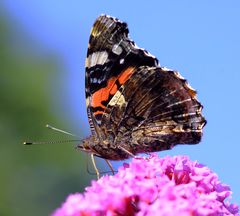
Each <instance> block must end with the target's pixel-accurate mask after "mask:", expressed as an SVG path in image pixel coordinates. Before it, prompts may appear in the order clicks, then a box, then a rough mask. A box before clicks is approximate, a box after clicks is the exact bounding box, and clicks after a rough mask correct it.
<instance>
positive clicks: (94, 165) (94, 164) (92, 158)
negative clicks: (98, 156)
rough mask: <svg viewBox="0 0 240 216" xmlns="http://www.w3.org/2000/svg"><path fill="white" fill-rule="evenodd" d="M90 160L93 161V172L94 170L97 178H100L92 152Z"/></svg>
mask: <svg viewBox="0 0 240 216" xmlns="http://www.w3.org/2000/svg"><path fill="white" fill-rule="evenodd" d="M91 160H92V163H93V167H94V169H95V172H96V174H97V179H99V178H100V173H99V171H98V168H97V166H96V162H95V158H94V154H91Z"/></svg>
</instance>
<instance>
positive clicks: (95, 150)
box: [78, 15, 206, 160]
mask: <svg viewBox="0 0 240 216" xmlns="http://www.w3.org/2000/svg"><path fill="white" fill-rule="evenodd" d="M128 33H129V31H128V27H127V24H126V23H124V22H121V21H120V20H118V19H116V18H113V17H110V16H107V15H102V16H100V17H99V18H97V20H96V21H95V23H94V25H93V28H92V31H91V35H90V41H89V45H88V52H87V58H86V101H87V113H88V119H89V123H90V127H91V131H92V135H91V136H90V137H88V138H86V139H84V140H83V144H81V145H79V146H78V147H79V148H80V149H81V150H83V151H86V152H90V153H92V155H95V156H98V157H101V158H104V159H110V160H122V159H126V158H129V157H130V156H134V155H136V154H138V153H147V152H154V151H161V150H166V149H171V148H172V147H173V146H175V145H177V144H197V143H199V142H200V140H201V137H202V128H203V127H204V125H205V123H206V121H205V119H204V117H203V116H202V114H201V110H202V105H201V104H200V103H199V102H198V100H197V99H196V91H195V90H194V89H192V88H191V87H190V86H189V85H188V83H187V81H186V80H185V79H184V78H183V77H181V76H180V74H179V73H178V72H176V71H173V70H170V69H167V68H165V67H160V66H159V64H158V60H157V58H155V57H154V56H152V55H151V54H149V53H148V52H147V51H146V50H144V49H141V48H139V47H137V46H136V44H135V43H134V42H133V41H132V40H131V39H130V38H129V37H128Z"/></svg>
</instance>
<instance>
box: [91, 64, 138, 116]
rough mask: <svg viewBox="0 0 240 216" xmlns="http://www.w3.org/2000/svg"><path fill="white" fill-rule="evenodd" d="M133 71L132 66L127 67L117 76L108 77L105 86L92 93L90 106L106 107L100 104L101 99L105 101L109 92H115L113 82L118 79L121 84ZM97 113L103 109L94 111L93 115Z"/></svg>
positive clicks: (115, 88) (116, 88) (115, 87)
mask: <svg viewBox="0 0 240 216" xmlns="http://www.w3.org/2000/svg"><path fill="white" fill-rule="evenodd" d="M133 71H134V67H128V68H127V69H126V70H124V71H122V72H121V73H120V74H119V75H118V76H117V77H112V78H111V79H109V80H108V82H107V86H106V87H104V88H101V89H99V90H98V91H96V92H95V93H94V94H93V95H92V101H91V102H92V103H91V106H92V107H101V108H103V109H105V108H106V107H105V106H104V105H103V104H102V101H107V100H108V99H109V96H110V94H111V95H114V94H115V93H116V92H117V90H118V87H117V85H116V84H115V83H116V81H117V80H118V81H119V83H120V84H121V85H123V84H124V83H125V82H126V81H127V80H128V78H129V77H130V76H131V74H132V73H133ZM99 112H101V113H99ZM97 114H103V111H96V112H95V113H94V115H97Z"/></svg>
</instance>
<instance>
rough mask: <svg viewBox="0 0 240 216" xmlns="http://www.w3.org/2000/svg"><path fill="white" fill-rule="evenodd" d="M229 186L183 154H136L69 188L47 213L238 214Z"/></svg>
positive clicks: (97, 215) (108, 215) (76, 215)
mask: <svg viewBox="0 0 240 216" xmlns="http://www.w3.org/2000/svg"><path fill="white" fill-rule="evenodd" d="M230 194H231V191H230V188H229V187H228V186H226V185H224V184H222V183H221V182H220V181H219V180H218V177H217V175H216V174H215V173H213V172H212V171H210V170H209V168H207V167H206V166H203V165H201V164H199V163H197V162H193V161H190V160H189V159H188V157H186V156H175V157H169V156H167V157H165V158H159V157H158V156H157V155H156V154H152V155H151V156H150V157H149V158H142V157H139V158H135V159H133V160H132V162H131V163H130V164H124V166H123V167H121V168H120V169H119V171H118V173H117V174H116V175H114V176H103V177H102V178H100V179H99V180H98V181H93V182H92V185H91V186H90V187H88V188H86V192H85V193H84V194H79V193H76V194H72V195H70V196H69V197H68V198H67V200H66V202H65V203H64V204H63V205H62V206H61V207H60V208H59V209H57V210H56V211H55V212H54V213H53V214H52V216H90V215H93V216H101V215H106V216H118V215H122V216H124V215H127V216H131V215H138V216H143V215H144V216H147V215H151V216H152V215H159V216H172V215H174V216H175V215H180V216H190V215H191V216H195V215H196V216H205V215H211V216H215V215H219V216H220V215H239V214H238V207H237V206H236V205H233V204H229V202H228V201H226V198H227V197H228V196H229V195H230Z"/></svg>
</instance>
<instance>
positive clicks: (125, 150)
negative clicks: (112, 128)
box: [118, 146, 135, 157]
mask: <svg viewBox="0 0 240 216" xmlns="http://www.w3.org/2000/svg"><path fill="white" fill-rule="evenodd" d="M118 148H119V149H121V150H122V151H124V152H125V153H127V154H128V155H130V156H131V157H135V155H134V154H133V153H131V152H130V151H128V150H127V149H125V148H123V147H122V146H118Z"/></svg>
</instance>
